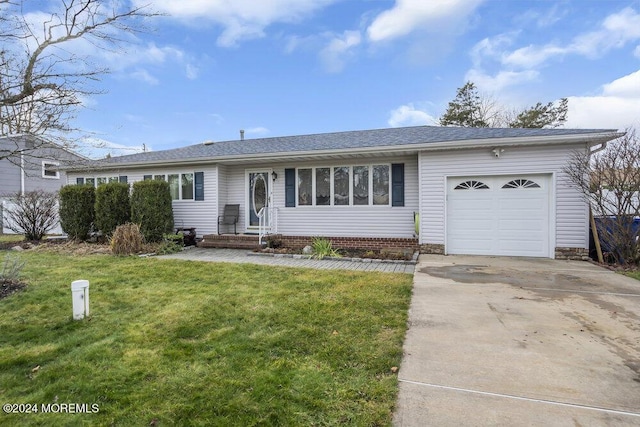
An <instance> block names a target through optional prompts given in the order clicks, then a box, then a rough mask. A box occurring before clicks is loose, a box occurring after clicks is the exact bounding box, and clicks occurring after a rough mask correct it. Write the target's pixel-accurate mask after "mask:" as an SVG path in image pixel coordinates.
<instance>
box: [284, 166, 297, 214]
mask: <svg viewBox="0 0 640 427" xmlns="http://www.w3.org/2000/svg"><path fill="white" fill-rule="evenodd" d="M284 194H285V201H284V205H285V206H286V207H288V208H291V207H295V206H296V170H295V169H285V170H284Z"/></svg>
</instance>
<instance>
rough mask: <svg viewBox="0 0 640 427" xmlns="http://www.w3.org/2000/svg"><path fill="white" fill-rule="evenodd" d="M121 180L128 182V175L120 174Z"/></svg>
mask: <svg viewBox="0 0 640 427" xmlns="http://www.w3.org/2000/svg"><path fill="white" fill-rule="evenodd" d="M119 181H120V182H124V183H125V184H126V183H127V176H126V175H120V178H119Z"/></svg>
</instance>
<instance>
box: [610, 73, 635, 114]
mask: <svg viewBox="0 0 640 427" xmlns="http://www.w3.org/2000/svg"><path fill="white" fill-rule="evenodd" d="M602 94H603V95H605V96H618V97H620V98H635V99H640V70H638V71H636V72H635V73H631V74H628V75H626V76H624V77H620V78H619V79H617V80H614V81H612V82H611V83H607V84H605V85H604V86H603V87H602ZM639 118H640V117H639Z"/></svg>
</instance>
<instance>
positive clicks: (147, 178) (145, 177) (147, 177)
mask: <svg viewBox="0 0 640 427" xmlns="http://www.w3.org/2000/svg"><path fill="white" fill-rule="evenodd" d="M142 179H143V180H145V181H149V180H150V179H153V176H151V175H145V176H144V177H143V178H142Z"/></svg>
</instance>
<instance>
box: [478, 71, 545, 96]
mask: <svg viewBox="0 0 640 427" xmlns="http://www.w3.org/2000/svg"><path fill="white" fill-rule="evenodd" d="M538 75H539V73H538V72H537V71H534V70H526V71H506V70H502V71H499V72H498V73H496V74H495V75H494V76H491V75H489V74H486V73H484V72H483V71H482V70H478V69H471V70H469V71H467V74H466V75H465V81H471V82H473V83H475V85H476V86H477V87H478V88H479V89H482V90H484V91H487V92H490V93H497V92H501V91H502V90H504V89H506V88H508V87H511V86H517V85H520V84H523V83H527V82H530V81H533V80H535V79H537V78H538Z"/></svg>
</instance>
